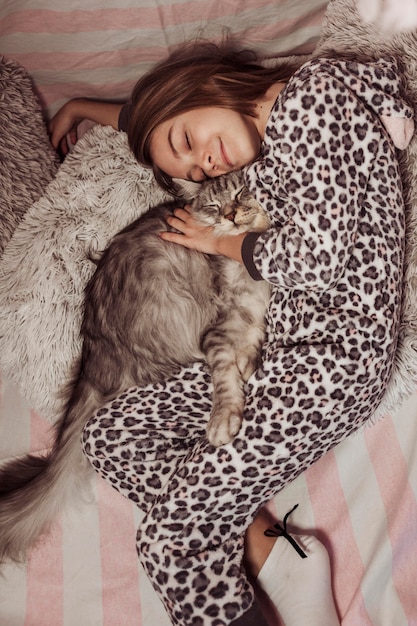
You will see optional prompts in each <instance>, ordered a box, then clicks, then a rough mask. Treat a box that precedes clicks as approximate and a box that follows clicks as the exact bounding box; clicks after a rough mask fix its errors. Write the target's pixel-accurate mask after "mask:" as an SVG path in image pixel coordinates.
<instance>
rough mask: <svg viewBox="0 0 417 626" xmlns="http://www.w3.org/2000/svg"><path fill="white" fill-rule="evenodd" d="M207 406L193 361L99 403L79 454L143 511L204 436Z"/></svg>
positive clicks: (207, 386) (205, 379)
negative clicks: (170, 376) (175, 373)
mask: <svg viewBox="0 0 417 626" xmlns="http://www.w3.org/2000/svg"><path fill="white" fill-rule="evenodd" d="M187 399H189V400H187ZM187 402H188V406H187V405H186V403H187ZM210 406H211V382H210V377H209V376H208V375H207V373H206V371H205V369H204V367H203V366H202V365H201V364H195V365H194V366H193V367H191V368H189V369H184V370H183V371H182V372H181V375H180V376H179V377H178V378H177V379H171V380H170V381H169V382H168V383H166V384H165V383H161V384H160V385H152V386H148V387H145V388H138V387H135V388H133V389H129V390H127V391H125V392H124V393H122V394H120V396H118V397H117V398H115V399H114V400H112V401H110V402H108V403H107V404H106V405H104V406H103V407H102V408H100V409H99V410H98V411H97V412H96V413H95V415H94V416H93V417H92V418H91V419H90V420H89V422H88V423H87V424H86V426H85V428H84V432H83V448H84V453H85V454H86V456H87V457H88V459H89V460H90V463H91V464H92V465H93V467H94V469H95V470H96V471H97V472H98V473H99V474H100V475H101V476H102V477H103V478H104V479H105V480H107V481H108V482H109V483H110V484H111V485H112V486H113V487H114V488H115V489H117V490H118V491H119V492H120V493H121V494H122V495H124V496H125V497H127V498H129V499H130V500H133V502H135V504H136V505H137V506H138V507H139V508H140V509H141V510H142V511H144V512H147V510H148V509H149V507H150V506H151V505H152V503H153V501H154V498H155V497H157V496H158V495H159V493H160V492H161V489H162V487H163V486H164V485H165V483H166V482H167V481H168V480H169V478H170V476H171V474H172V473H173V472H175V470H176V467H177V464H178V462H179V460H180V459H182V458H184V457H185V455H186V454H187V453H188V451H189V450H190V449H192V448H193V446H194V444H195V442H196V441H198V440H199V439H201V437H202V436H203V435H204V432H205V423H206V421H207V415H208V414H209V412H210Z"/></svg>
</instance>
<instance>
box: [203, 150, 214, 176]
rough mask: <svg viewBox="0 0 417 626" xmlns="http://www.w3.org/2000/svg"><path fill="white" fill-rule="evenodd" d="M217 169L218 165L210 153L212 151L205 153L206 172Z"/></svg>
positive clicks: (204, 165) (204, 164)
mask: <svg viewBox="0 0 417 626" xmlns="http://www.w3.org/2000/svg"><path fill="white" fill-rule="evenodd" d="M215 169H216V165H215V163H214V159H213V157H212V155H211V154H210V152H206V153H205V154H204V155H203V170H205V171H206V172H207V171H208V172H209V171H211V170H215Z"/></svg>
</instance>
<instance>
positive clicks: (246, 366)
mask: <svg viewBox="0 0 417 626" xmlns="http://www.w3.org/2000/svg"><path fill="white" fill-rule="evenodd" d="M258 361H259V350H257V349H256V348H255V347H254V346H246V347H245V348H243V350H240V352H239V353H238V354H237V355H236V364H237V367H238V370H239V372H240V375H241V377H242V380H243V381H245V382H246V381H247V380H249V377H250V376H252V374H253V372H254V371H255V370H256V368H257V366H258Z"/></svg>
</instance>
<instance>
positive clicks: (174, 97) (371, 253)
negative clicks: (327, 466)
mask: <svg viewBox="0 0 417 626" xmlns="http://www.w3.org/2000/svg"><path fill="white" fill-rule="evenodd" d="M398 75H399V72H398V68H397V66H396V61H395V60H394V59H385V60H383V59H381V60H379V61H378V62H371V61H369V62H367V63H357V62H354V61H349V60H336V59H327V58H325V59H314V60H311V61H309V62H308V63H306V64H305V65H303V66H302V67H299V68H290V67H288V66H286V65H284V66H283V65H281V66H280V67H278V68H264V67H262V66H261V65H260V64H259V63H258V62H257V61H256V59H255V58H254V57H253V56H248V55H247V54H243V53H237V52H235V51H233V50H232V49H231V48H230V46H229V44H224V45H221V46H219V47H215V46H211V45H206V44H201V43H194V44H190V45H187V46H184V47H182V48H181V49H179V50H178V51H177V52H175V53H174V54H173V55H172V56H171V57H170V58H169V59H168V60H167V61H165V62H163V63H161V64H160V65H158V66H157V67H156V68H155V69H154V70H152V71H151V72H150V73H149V74H147V75H146V76H145V77H144V78H142V79H141V80H140V81H139V82H138V84H137V85H136V87H135V89H134V91H133V94H132V98H131V100H130V102H129V103H128V105H127V106H126V107H124V108H123V109H122V108H121V107H120V106H119V105H111V106H109V107H107V105H103V104H98V103H90V102H87V101H74V102H73V103H69V104H68V106H67V108H66V109H64V111H61V112H60V113H58V115H57V117H56V118H55V119H54V120H53V121H52V124H51V131H52V141H53V143H54V144H55V145H58V143H59V142H60V141H61V139H62V137H63V135H64V134H65V133H66V132H67V131H68V130H69V129H73V128H74V125H75V124H76V123H77V121H78V120H79V119H80V118H81V117H84V116H85V115H87V116H88V117H92V118H93V119H94V120H95V121H100V122H102V123H103V122H104V121H107V122H110V123H112V124H113V125H116V124H117V119H119V124H120V125H121V127H122V128H127V132H128V138H129V143H130V146H131V148H132V150H133V152H134V154H135V155H136V157H137V159H138V160H139V161H140V162H141V163H143V164H145V165H148V166H150V167H152V168H153V170H154V172H155V176H156V177H157V179H158V180H159V181H160V183H161V184H162V185H164V186H165V187H167V188H169V189H173V188H175V179H176V178H185V179H190V180H193V181H202V180H203V179H205V178H206V177H212V176H218V175H220V174H223V173H226V172H229V171H232V170H235V169H239V168H244V172H245V178H246V182H247V185H248V187H249V188H250V190H251V192H252V194H253V195H254V196H255V197H256V198H257V199H258V201H259V202H260V203H261V204H262V205H263V206H264V208H265V209H266V210H267V211H268V212H269V216H270V220H271V227H270V228H269V230H267V231H266V232H265V233H261V234H259V233H249V234H246V235H240V236H229V237H223V238H222V239H218V238H216V237H215V235H214V234H213V231H212V230H211V229H208V228H200V227H198V226H197V225H196V223H195V222H194V220H193V218H192V216H191V215H190V213H189V212H188V211H187V209H178V210H177V211H176V213H175V216H174V217H173V218H171V219H170V220H169V221H170V224H171V225H172V226H174V227H175V229H176V230H177V231H178V232H177V233H165V234H161V236H162V237H163V238H164V239H166V240H169V241H171V242H174V243H177V244H180V245H183V246H186V247H188V248H191V249H196V250H200V251H202V252H205V253H208V254H223V255H226V256H228V257H230V258H233V259H235V260H237V261H239V262H241V263H244V264H245V266H246V267H247V270H248V272H249V273H250V274H251V276H252V277H253V278H254V280H259V279H263V280H267V281H269V282H270V283H271V286H272V296H271V301H270V305H269V309H268V313H267V339H266V342H265V345H264V347H263V356H262V364H261V366H260V367H259V369H258V370H257V371H256V372H255V374H254V375H253V376H252V377H251V378H250V380H249V381H248V384H247V390H246V393H247V404H246V408H245V415H244V421H243V424H242V427H241V429H240V431H239V432H238V433H237V435H236V436H235V437H234V438H233V437H232V434H231V437H230V439H231V441H230V442H228V443H226V444H225V445H224V446H221V447H219V448H214V447H213V446H210V445H209V444H208V442H207V440H206V439H205V437H204V421H206V420H207V416H208V411H209V406H210V380H209V377H208V375H207V374H206V372H205V371H204V368H203V367H202V366H200V365H195V366H193V367H190V368H188V369H186V370H184V371H183V372H182V373H181V375H179V376H178V377H177V378H175V379H174V380H169V381H167V382H166V384H164V385H162V386H159V387H152V388H151V387H149V388H145V389H130V390H128V391H126V393H124V394H122V395H121V396H120V397H119V398H117V399H116V400H115V401H113V402H110V403H109V404H108V405H106V406H105V407H103V408H102V409H101V410H100V411H98V412H97V414H96V415H95V416H94V417H93V418H92V419H91V420H90V422H89V423H88V424H87V426H86V428H85V432H84V450H85V453H86V454H87V456H88V457H89V459H90V460H91V462H92V464H93V466H94V467H95V468H96V469H97V471H99V472H100V473H101V474H102V475H103V476H104V477H105V478H107V479H108V480H109V481H110V482H111V483H112V484H113V485H114V486H115V487H116V488H118V489H119V490H120V491H121V492H122V493H124V494H125V495H127V496H128V497H130V498H132V499H133V500H134V501H136V502H137V503H138V505H139V506H140V507H141V508H142V510H143V511H144V512H145V518H144V520H143V523H142V525H141V527H140V529H139V531H138V535H137V546H138V554H139V558H140V560H141V562H142V563H143V565H144V567H145V569H146V571H147V573H148V575H149V577H150V578H151V580H152V583H153V585H154V587H155V589H156V590H157V592H158V593H159V594H160V597H161V599H162V601H163V602H164V604H165V606H166V609H167V611H168V613H169V615H170V618H171V621H172V623H173V624H179V625H181V626H191V625H192V626H223V625H225V624H230V623H233V624H243V623H245V624H249V623H251V622H250V619H251V615H253V614H254V608H253V607H254V596H253V590H252V586H251V585H250V583H249V582H248V578H247V575H246V570H245V568H244V567H243V566H242V550H243V537H244V533H245V531H246V529H247V528H248V526H249V525H250V523H251V522H252V520H253V519H254V518H255V516H256V513H257V512H258V510H259V509H260V507H261V506H262V505H263V504H264V503H265V502H267V501H268V500H270V499H271V498H272V497H273V495H274V494H276V493H277V492H278V491H279V490H280V489H282V487H283V486H284V485H286V484H287V483H288V482H289V481H291V480H293V479H294V478H295V477H296V476H297V475H298V474H299V473H300V472H302V471H303V470H305V469H306V468H307V467H308V466H309V465H310V464H311V463H313V462H314V461H315V460H317V459H318V458H320V457H321V456H322V455H323V454H325V453H326V452H327V451H328V450H329V449H330V448H332V447H333V446H335V445H336V444H337V443H339V442H340V441H342V440H343V439H344V438H345V437H347V436H348V435H349V434H350V433H352V432H353V431H355V430H356V429H358V428H359V427H360V426H362V425H363V424H364V423H366V421H367V420H368V418H369V417H370V416H371V415H372V414H373V413H374V411H375V409H376V408H377V406H378V404H379V403H380V400H381V398H382V396H383V393H384V389H385V387H386V384H387V381H388V379H389V376H390V371H391V365H392V362H393V358H394V354H395V349H396V341H397V336H398V324H399V317H400V302H401V284H402V283H401V281H402V258H403V243H404V215H403V213H404V206H403V198H402V194H401V180H400V175H399V169H398V164H397V158H396V151H395V148H405V147H406V145H407V143H408V141H409V140H410V137H411V133H412V131H413V122H412V112H411V109H410V108H409V107H408V106H407V105H406V104H405V103H404V102H403V101H402V100H401V98H400V97H399V96H398V93H399V91H400V89H399V81H398V78H397V77H398ZM89 107H90V110H88V108H89ZM106 107H107V108H106ZM262 524H263V522H262V519H261V518H257V519H256V522H255V525H253V526H252V527H251V529H250V531H249V535H248V536H249V538H250V537H251V536H253V533H254V532H256V529H257V527H258V525H262ZM298 543H299V544H300V545H301V548H302V549H301V552H302V553H304V556H305V553H307V558H306V559H301V558H300V555H299V554H298V553H297V552H296V551H295V550H293V549H292V546H291V545H290V544H289V543H287V542H284V541H283V540H282V539H281V540H278V541H277V542H276V543H275V545H274V548H273V549H272V551H271V553H270V554H269V556H268V558H267V559H266V562H265V563H263V561H264V560H265V556H266V554H260V553H262V552H263V550H264V549H263V547H262V546H263V544H261V546H260V547H257V546H256V543H255V547H253V545H254V544H253V542H252V544H251V545H252V548H250V549H249V560H250V561H251V563H252V565H253V564H254V566H255V568H256V570H259V569H260V572H259V575H258V582H259V583H260V585H261V586H262V587H263V588H264V589H265V590H266V591H267V593H268V594H269V595H270V597H271V598H272V599H273V601H274V603H275V604H276V606H277V607H278V609H279V611H280V613H281V616H282V618H283V620H284V623H285V624H286V626H295V625H298V624H299V625H301V624H302V625H303V626H305V625H306V624H313V625H320V626H332V625H334V624H337V623H338V619H337V615H336V612H335V608H334V604H333V601H332V598H331V593H330V581H329V570H328V561H327V560H326V555H325V553H323V551H322V549H321V548H322V547H321V544H319V543H318V542H317V541H314V540H313V539H312V538H306V537H300V538H298ZM303 548H304V550H303ZM265 552H267V550H265ZM301 556H302V555H301ZM322 573H323V574H322ZM293 590H295V591H293ZM242 616H243V617H242ZM253 619H255V620H256V619H257V618H253ZM242 620H243V621H242ZM252 623H254V624H257V625H258V624H260V622H258V621H253V622H252Z"/></svg>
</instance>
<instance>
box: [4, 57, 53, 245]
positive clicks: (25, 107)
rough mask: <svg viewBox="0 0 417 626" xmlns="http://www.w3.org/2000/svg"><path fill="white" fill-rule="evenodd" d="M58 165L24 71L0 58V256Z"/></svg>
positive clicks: (15, 64) (39, 109)
mask: <svg viewBox="0 0 417 626" xmlns="http://www.w3.org/2000/svg"><path fill="white" fill-rule="evenodd" d="M58 165H59V162H58V159H57V156H56V154H55V151H54V150H53V149H52V146H51V144H50V143H49V139H48V134H47V130H46V126H45V124H44V121H43V118H42V113H41V106H40V103H39V101H38V99H37V98H36V96H35V94H34V92H33V89H32V83H31V81H30V78H29V76H28V74H27V72H26V70H24V69H23V68H22V67H21V66H20V65H19V64H18V63H16V62H15V61H11V60H7V59H5V58H4V57H2V56H0V207H1V209H0V210H1V221H0V256H1V254H2V252H3V250H4V247H5V245H6V244H7V242H8V241H9V239H10V237H11V236H12V234H13V232H14V230H15V228H16V226H17V225H18V224H19V222H20V221H21V219H22V217H23V216H24V214H25V212H26V211H27V209H28V208H29V207H30V206H31V205H32V204H33V203H34V202H35V201H36V200H37V199H38V198H39V197H40V196H41V195H42V193H43V192H44V190H45V188H46V186H47V184H48V183H49V182H50V181H51V180H52V179H53V177H54V175H55V173H56V171H57V169H58Z"/></svg>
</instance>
